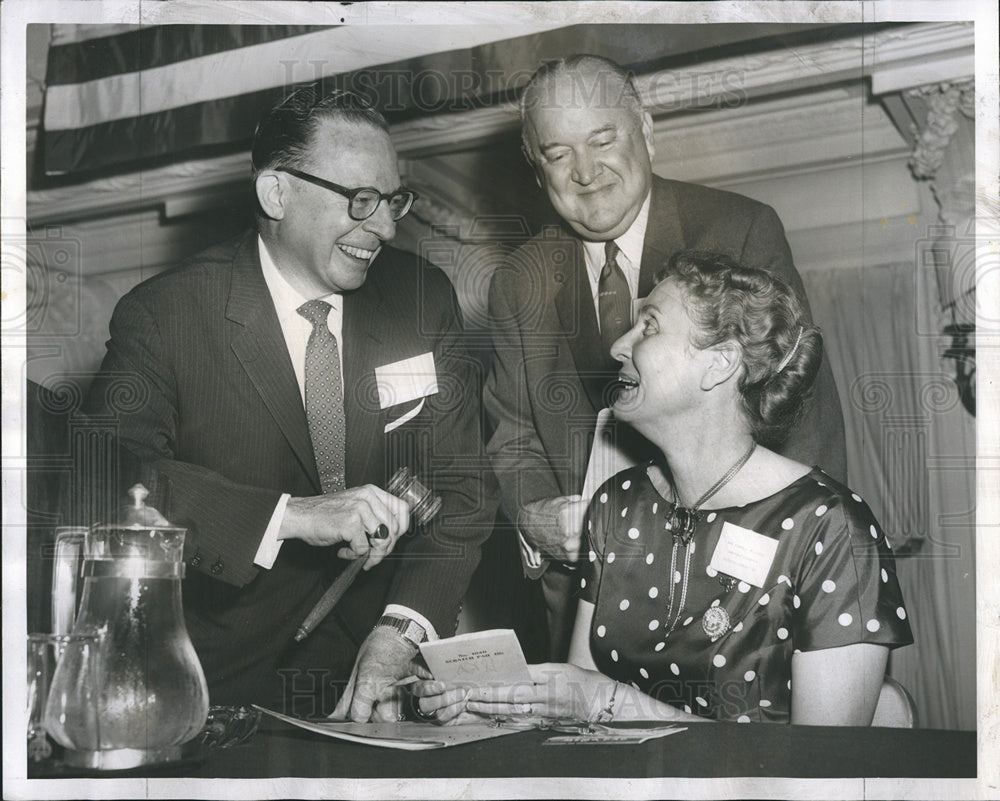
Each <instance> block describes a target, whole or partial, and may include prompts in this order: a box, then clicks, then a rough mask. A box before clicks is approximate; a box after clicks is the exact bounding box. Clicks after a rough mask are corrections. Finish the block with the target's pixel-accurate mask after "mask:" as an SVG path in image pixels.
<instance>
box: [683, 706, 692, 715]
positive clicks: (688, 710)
mask: <svg viewBox="0 0 1000 801" xmlns="http://www.w3.org/2000/svg"><path fill="white" fill-rule="evenodd" d="M684 711H685V712H687V713H688V714H689V715H690V714H691V707H689V706H688V705H687V704H684Z"/></svg>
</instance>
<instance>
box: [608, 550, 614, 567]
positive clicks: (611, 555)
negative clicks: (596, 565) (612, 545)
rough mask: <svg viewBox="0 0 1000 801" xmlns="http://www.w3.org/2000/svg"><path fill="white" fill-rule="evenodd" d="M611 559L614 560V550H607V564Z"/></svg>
mask: <svg viewBox="0 0 1000 801" xmlns="http://www.w3.org/2000/svg"><path fill="white" fill-rule="evenodd" d="M613 561H615V552H614V551H608V564H609V565H610V564H611V563H612V562H613Z"/></svg>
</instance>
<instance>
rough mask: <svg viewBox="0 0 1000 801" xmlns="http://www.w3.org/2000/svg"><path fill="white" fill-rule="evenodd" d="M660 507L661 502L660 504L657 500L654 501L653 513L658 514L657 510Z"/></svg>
mask: <svg viewBox="0 0 1000 801" xmlns="http://www.w3.org/2000/svg"><path fill="white" fill-rule="evenodd" d="M659 508H660V504H658V503H657V502H656V501H653V514H654V515H655V514H656V510H657V509H659Z"/></svg>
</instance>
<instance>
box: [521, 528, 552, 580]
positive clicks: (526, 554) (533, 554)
mask: <svg viewBox="0 0 1000 801" xmlns="http://www.w3.org/2000/svg"><path fill="white" fill-rule="evenodd" d="M517 543H518V545H519V546H520V547H521V557H522V558H523V559H524V564H525V565H526V566H527V567H530V568H534V569H536V570H537V569H538V568H540V567H541V566H542V565H543V564H544V563H545V562H544V559H543V558H542V552H541V551H540V550H538V549H537V548H536V547H535V546H533V545H532V544H531V543H529V542H528V541H527V540H526V539H525V538H524V534H522V533H521V530H520V529H518V531H517Z"/></svg>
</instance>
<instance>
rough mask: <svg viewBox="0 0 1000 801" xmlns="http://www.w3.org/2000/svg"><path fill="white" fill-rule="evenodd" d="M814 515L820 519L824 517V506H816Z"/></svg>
mask: <svg viewBox="0 0 1000 801" xmlns="http://www.w3.org/2000/svg"><path fill="white" fill-rule="evenodd" d="M815 514H816V517H822V516H823V515H825V514H826V506H824V505H823V504H820V505H819V506H817V507H816V512H815Z"/></svg>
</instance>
